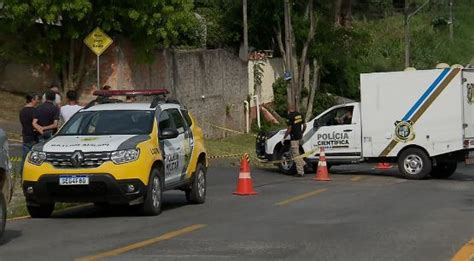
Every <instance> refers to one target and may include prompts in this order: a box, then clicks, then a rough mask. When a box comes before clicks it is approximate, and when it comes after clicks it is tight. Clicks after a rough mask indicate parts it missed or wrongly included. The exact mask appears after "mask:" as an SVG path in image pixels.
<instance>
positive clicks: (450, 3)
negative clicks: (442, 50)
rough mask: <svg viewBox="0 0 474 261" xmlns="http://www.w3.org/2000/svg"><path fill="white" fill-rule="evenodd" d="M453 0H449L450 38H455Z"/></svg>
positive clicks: (451, 39)
mask: <svg viewBox="0 0 474 261" xmlns="http://www.w3.org/2000/svg"><path fill="white" fill-rule="evenodd" d="M453 26H454V25H453V0H449V40H450V41H451V42H452V41H453V40H454V28H453Z"/></svg>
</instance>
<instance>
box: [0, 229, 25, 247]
mask: <svg viewBox="0 0 474 261" xmlns="http://www.w3.org/2000/svg"><path fill="white" fill-rule="evenodd" d="M21 235H22V233H21V231H18V230H9V229H6V230H5V233H4V234H3V237H2V239H0V246H2V245H5V244H7V243H9V242H10V241H12V240H13V239H15V238H18V237H21Z"/></svg>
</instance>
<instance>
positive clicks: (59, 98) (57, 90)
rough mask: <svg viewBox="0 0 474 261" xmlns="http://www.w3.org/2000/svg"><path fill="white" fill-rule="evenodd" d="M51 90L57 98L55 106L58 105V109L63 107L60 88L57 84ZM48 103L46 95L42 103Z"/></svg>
mask: <svg viewBox="0 0 474 261" xmlns="http://www.w3.org/2000/svg"><path fill="white" fill-rule="evenodd" d="M49 89H50V90H51V91H53V92H54V93H55V94H56V97H55V98H54V105H56V106H57V107H58V108H60V107H61V95H60V94H59V87H58V86H57V85H55V84H52V85H51V86H50V87H49ZM45 101H46V94H43V99H42V102H43V103H44V102H45Z"/></svg>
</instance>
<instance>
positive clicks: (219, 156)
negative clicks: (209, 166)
mask: <svg viewBox="0 0 474 261" xmlns="http://www.w3.org/2000/svg"><path fill="white" fill-rule="evenodd" d="M204 122H205V123H207V124H209V126H211V127H214V128H216V129H220V130H224V131H228V132H232V133H236V134H246V133H244V132H242V131H237V130H233V129H229V128H226V127H222V126H219V125H216V124H213V123H211V122H208V121H204ZM251 135H252V136H254V137H258V135H255V134H251ZM318 150H320V148H319V147H317V148H315V149H313V150H310V151H308V152H305V153H303V154H301V155H298V156H296V157H294V158H289V159H286V160H262V159H259V158H257V157H253V156H250V157H252V158H254V159H255V160H257V161H258V162H259V163H263V164H278V163H283V162H288V161H293V160H295V159H299V158H305V157H308V156H310V155H311V154H313V153H315V152H316V151H318ZM242 155H249V154H248V153H247V152H242V153H237V154H228V155H212V156H209V157H208V158H209V159H219V158H238V157H240V156H242Z"/></svg>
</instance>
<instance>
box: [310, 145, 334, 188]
mask: <svg viewBox="0 0 474 261" xmlns="http://www.w3.org/2000/svg"><path fill="white" fill-rule="evenodd" d="M314 180H318V181H330V180H331V178H330V177H329V172H328V167H327V163H326V154H325V153H324V147H321V148H320V152H319V162H318V170H317V171H316V177H314Z"/></svg>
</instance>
